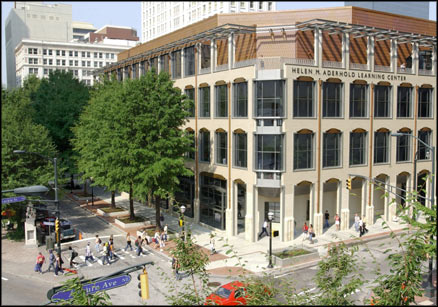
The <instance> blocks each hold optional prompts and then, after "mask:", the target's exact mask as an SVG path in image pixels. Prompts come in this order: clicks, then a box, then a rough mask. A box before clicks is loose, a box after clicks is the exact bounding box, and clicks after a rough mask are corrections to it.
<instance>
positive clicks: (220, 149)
mask: <svg viewBox="0 0 438 307" xmlns="http://www.w3.org/2000/svg"><path fill="white" fill-rule="evenodd" d="M223 142H225V144H223ZM222 154H224V156H222ZM221 159H222V161H221ZM223 159H225V163H224V160H223ZM214 160H215V164H217V165H222V166H227V165H228V133H227V132H226V131H224V132H222V131H216V132H215V159H214Z"/></svg>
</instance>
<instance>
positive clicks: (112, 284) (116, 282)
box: [47, 274, 131, 301]
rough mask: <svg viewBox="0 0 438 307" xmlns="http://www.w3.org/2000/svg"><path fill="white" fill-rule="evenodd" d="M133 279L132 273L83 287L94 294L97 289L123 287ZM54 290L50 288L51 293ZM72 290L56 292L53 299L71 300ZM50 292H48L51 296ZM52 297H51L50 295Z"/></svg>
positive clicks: (88, 292)
mask: <svg viewBox="0 0 438 307" xmlns="http://www.w3.org/2000/svg"><path fill="white" fill-rule="evenodd" d="M130 281H131V275H129V274H127V275H121V276H120V275H119V276H116V277H113V278H110V279H105V280H101V281H98V282H95V283H88V284H86V285H83V287H82V288H83V289H84V290H85V291H87V294H93V293H95V292H97V291H104V290H110V289H114V288H117V287H122V286H125V285H127V284H128V283H129V282H130ZM50 291H52V290H49V293H50ZM72 291H73V290H69V291H60V292H56V293H55V294H54V295H52V297H51V300H52V301H57V300H69V299H71V298H72ZM49 293H47V294H48V295H47V296H49ZM49 298H50V297H49Z"/></svg>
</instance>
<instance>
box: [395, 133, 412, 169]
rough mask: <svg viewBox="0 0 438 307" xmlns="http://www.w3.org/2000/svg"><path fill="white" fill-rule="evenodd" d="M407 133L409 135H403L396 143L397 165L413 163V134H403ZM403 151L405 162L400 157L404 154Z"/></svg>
mask: <svg viewBox="0 0 438 307" xmlns="http://www.w3.org/2000/svg"><path fill="white" fill-rule="evenodd" d="M403 133H407V134H409V135H401V136H397V141H396V155H395V161H396V163H406V162H411V160H412V158H411V135H412V132H403ZM402 140H403V144H401V141H402ZM401 150H403V151H404V153H403V155H404V156H405V157H406V159H405V160H401V157H400V155H401V154H402V152H401Z"/></svg>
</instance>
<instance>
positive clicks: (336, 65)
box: [322, 61, 344, 68]
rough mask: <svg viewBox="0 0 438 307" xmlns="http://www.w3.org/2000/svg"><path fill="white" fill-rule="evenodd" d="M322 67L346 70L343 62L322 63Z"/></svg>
mask: <svg viewBox="0 0 438 307" xmlns="http://www.w3.org/2000/svg"><path fill="white" fill-rule="evenodd" d="M322 67H324V68H344V66H343V65H342V62H334V61H322Z"/></svg>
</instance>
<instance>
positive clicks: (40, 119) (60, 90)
mask: <svg viewBox="0 0 438 307" xmlns="http://www.w3.org/2000/svg"><path fill="white" fill-rule="evenodd" d="M88 99H89V91H88V87H87V86H86V85H85V84H84V83H83V82H80V81H79V80H78V79H77V78H74V77H73V74H72V73H71V72H63V71H59V70H55V71H54V72H51V73H50V74H49V77H48V78H44V79H42V80H41V82H40V85H39V86H38V88H37V90H36V92H35V93H34V95H32V97H31V100H32V107H33V108H34V110H35V113H34V121H35V122H36V123H38V124H41V125H43V126H44V127H46V128H47V129H48V131H49V134H50V136H51V138H52V139H53V141H54V143H55V146H56V149H57V150H58V151H59V153H60V158H62V159H61V160H62V165H64V166H66V167H67V168H68V171H69V172H70V173H74V172H75V170H76V169H75V165H74V162H73V159H72V156H74V155H75V154H74V152H73V151H72V145H71V144H70V139H71V138H72V137H73V133H72V131H71V127H72V126H73V125H74V123H75V122H76V121H77V119H78V118H79V115H80V113H81V111H82V109H83V107H84V106H85V105H86V104H87V103H88Z"/></svg>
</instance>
